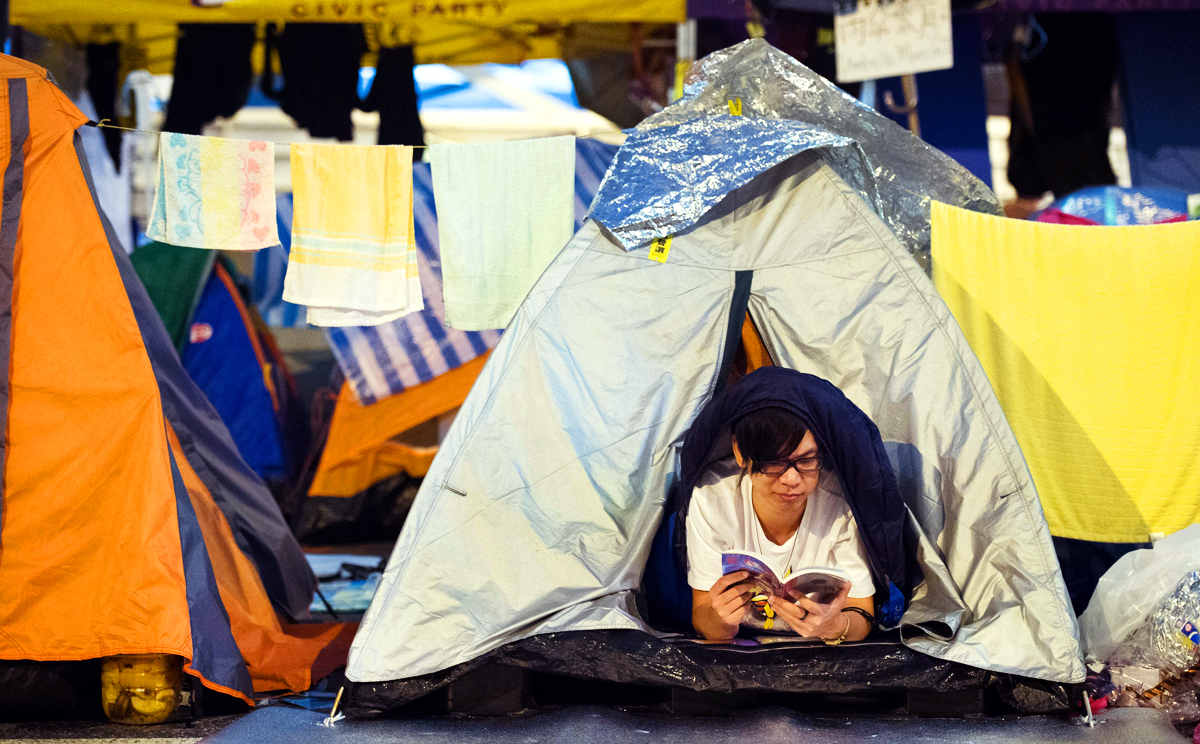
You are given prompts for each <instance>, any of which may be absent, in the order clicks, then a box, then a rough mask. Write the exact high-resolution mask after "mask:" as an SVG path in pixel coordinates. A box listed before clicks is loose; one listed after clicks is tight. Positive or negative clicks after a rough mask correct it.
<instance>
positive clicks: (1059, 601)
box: [817, 168, 1078, 643]
mask: <svg viewBox="0 0 1200 744" xmlns="http://www.w3.org/2000/svg"><path fill="white" fill-rule="evenodd" d="M817 172H818V173H821V174H822V176H824V178H825V179H826V180H827V181H828V182H829V183H830V184H831V185H832V186H834V187H835V188H837V189H838V191H839V192H841V193H842V198H843V199H844V200H846V201H851V200H850V199H849V198H848V197H847V196H846V194H845V192H844V191H842V188H841V186H840V185H839V184H838V183H837V182H836V181H834V180H833V179H832V178H830V176H829V173H828V172H827V171H826V170H825V169H824V168H821V169H818V171H817ZM851 204H852V207H853V211H854V216H855V218H856V219H857V220H858V221H859V222H860V223H861V224H862V225H863V226H864V227H866V228H867V229H868V230H870V231H871V233H872V235H874V237H875V239H876V241H877V243H878V244H879V245H880V247H881V248H882V249H883V251H884V253H885V254H886V255H887V257H888V260H889V262H890V263H891V264H892V266H893V268H894V269H896V270H897V272H898V273H899V274H900V275H901V276H902V277H903V279H904V281H905V282H907V284H908V287H909V289H910V290H912V291H913V292H914V293H915V294H916V295H917V296H918V297H919V298H920V299H921V302H922V304H923V305H924V306H925V309H926V312H927V313H928V315H929V317H930V318H931V319H932V320H933V322H934V325H935V326H936V327H937V328H938V330H939V331H940V332H941V334H942V337H943V339H944V340H945V341H946V342H947V344H948V345H949V346H950V348H951V350H952V352H953V354H954V356H955V358H956V359H957V360H958V363H959V364H960V365H961V366H962V367H963V368H964V369H966V370H968V372H969V374H968V375H967V378H968V380H969V381H970V385H971V392H972V393H973V396H974V398H975V400H976V401H977V402H978V403H979V405H980V406H981V408H983V410H984V412H985V413H986V414H987V415H986V416H985V419H986V421H987V425H988V429H989V430H990V431H991V433H992V436H994V437H996V438H997V440H999V441H1004V438H1003V437H1002V436H1001V435H1000V431H999V430H998V428H997V427H996V423H995V421H994V420H993V417H992V415H991V413H990V412H989V411H988V410H987V407H986V405H985V404H984V397H983V396H982V395H981V394H980V391H979V387H978V385H977V384H976V379H975V374H974V369H973V368H972V367H971V366H970V365H969V364H967V363H966V360H965V359H964V358H963V355H962V353H961V350H960V349H959V348H958V344H957V343H955V341H954V339H953V338H952V337H951V334H950V333H949V331H948V330H947V329H946V326H945V324H944V323H943V322H941V321H939V320H938V316H937V313H936V312H935V311H934V308H933V306H932V304H931V303H930V301H929V298H928V297H926V296H925V293H924V292H922V291H921V290H920V288H919V287H917V285H916V282H914V281H913V279H912V277H911V276H910V275H909V273H908V272H907V271H906V270H905V269H904V267H903V266H902V265H901V264H900V262H899V261H898V260H897V259H896V256H895V254H894V252H893V250H892V249H891V247H890V246H889V245H888V243H887V241H886V240H884V239H882V238H881V237H880V236H879V234H878V233H877V231H876V230H875V229H874V228H873V227H872V226H871V225H870V223H868V222H867V220H866V219H864V218H863V215H862V214H861V212H860V211H859V210H858V209H857V205H853V202H851ZM889 232H890V231H889ZM893 237H894V236H893ZM922 273H924V272H922ZM930 284H931V285H932V280H930ZM936 291H937V289H936V287H935V288H934V292H935V293H936ZM947 313H949V309H947ZM976 363H978V361H976ZM1010 432H1011V430H1010ZM1018 447H1019V445H1018ZM1001 453H1002V455H1003V457H1004V465H1005V468H1006V469H1007V470H1008V473H1009V476H1010V477H1011V478H1012V480H1013V483H1014V485H1016V486H1017V490H1018V491H1023V490H1024V489H1023V488H1022V487H1021V480H1022V479H1021V478H1020V477H1018V475H1017V472H1016V468H1015V467H1014V466H1013V463H1012V459H1011V457H1010V456H1009V452H1008V451H1007V447H1002V448H1001ZM1030 483H1031V484H1032V485H1034V489H1035V494H1036V484H1033V483H1032V479H1031V480H1030ZM1021 506H1022V507H1023V512H1024V514H1025V518H1026V522H1027V523H1028V524H1029V525H1030V526H1031V527H1036V525H1035V520H1034V519H1033V517H1032V514H1031V512H1030V509H1029V502H1028V500H1026V499H1022V501H1021ZM1043 521H1044V517H1043ZM1038 552H1039V554H1040V557H1041V559H1042V568H1043V571H1044V572H1047V571H1046V569H1047V568H1048V567H1049V562H1048V560H1047V555H1046V553H1045V546H1042V549H1040V550H1039V551H1038ZM1056 563H1057V560H1056ZM1052 593H1053V594H1055V595H1058V593H1057V592H1052ZM1055 599H1056V600H1057V604H1058V606H1059V610H1060V615H1059V617H1057V618H1055V619H1056V621H1057V622H1056V625H1057V626H1058V630H1059V631H1060V632H1063V633H1064V634H1065V635H1069V636H1071V637H1075V638H1077V635H1076V634H1073V633H1066V632H1065V631H1066V628H1065V627H1064V626H1063V624H1062V620H1063V611H1064V610H1065V609H1066V606H1065V605H1064V603H1063V598H1062V597H1061V596H1056V597H1055ZM1077 643H1078V641H1077Z"/></svg>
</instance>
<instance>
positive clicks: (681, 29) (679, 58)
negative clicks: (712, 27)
mask: <svg viewBox="0 0 1200 744" xmlns="http://www.w3.org/2000/svg"><path fill="white" fill-rule="evenodd" d="M695 61H696V20H695V19H694V18H689V19H688V20H686V21H684V22H683V23H678V24H676V25H675V87H674V88H673V90H672V91H671V101H672V102H674V101H678V100H679V99H680V98H683V78H684V77H685V76H686V75H687V71H688V70H689V69H691V67H692V63H693V62H695Z"/></svg>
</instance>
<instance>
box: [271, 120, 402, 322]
mask: <svg viewBox="0 0 1200 744" xmlns="http://www.w3.org/2000/svg"><path fill="white" fill-rule="evenodd" d="M292 187H293V193H294V200H293V212H292V247H291V254H290V256H289V259H288V269H287V275H286V276H285V277H284V282H283V299H284V300H286V301H288V302H294V303H296V304H298V305H307V306H308V322H309V323H311V324H312V325H319V326H346V325H355V326H369V325H378V324H380V323H386V322H389V321H391V320H395V319H397V318H399V317H401V316H404V315H407V314H409V313H412V312H416V311H418V310H420V309H422V308H423V307H424V306H425V304H424V301H423V300H422V298H421V282H420V279H419V277H418V274H417V244H416V240H415V237H414V235H413V194H412V148H411V147H401V146H397V145H390V146H374V147H356V146H353V145H309V144H305V145H292Z"/></svg>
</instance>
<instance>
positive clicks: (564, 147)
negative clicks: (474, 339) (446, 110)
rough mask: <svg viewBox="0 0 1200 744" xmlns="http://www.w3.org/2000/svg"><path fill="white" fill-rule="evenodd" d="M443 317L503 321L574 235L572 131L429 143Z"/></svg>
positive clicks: (485, 323) (492, 324)
mask: <svg viewBox="0 0 1200 744" xmlns="http://www.w3.org/2000/svg"><path fill="white" fill-rule="evenodd" d="M429 163H430V166H431V168H432V170H433V195H434V201H435V203H436V205H437V215H438V238H439V240H440V243H441V249H442V280H443V286H442V291H443V293H444V295H445V302H446V324H447V325H449V326H451V327H452V328H458V329H460V330H464V331H479V330H485V329H490V328H504V327H505V326H507V325H508V321H509V320H511V319H512V316H513V313H515V312H516V310H517V307H518V306H520V304H521V301H522V300H524V299H525V295H527V294H528V293H529V290H530V288H531V287H532V286H533V283H534V282H535V281H537V278H538V277H539V276H541V274H542V271H543V270H544V269H545V268H546V266H548V265H549V264H550V261H551V260H552V259H553V258H554V257H555V256H556V255H558V252H559V251H560V250H561V249H562V247H563V246H564V245H566V243H567V241H568V240H570V239H571V234H572V232H573V228H574V206H575V138H574V137H546V138H541V139H529V140H516V141H513V142H488V143H481V144H471V145H434V146H432V147H430V148H429Z"/></svg>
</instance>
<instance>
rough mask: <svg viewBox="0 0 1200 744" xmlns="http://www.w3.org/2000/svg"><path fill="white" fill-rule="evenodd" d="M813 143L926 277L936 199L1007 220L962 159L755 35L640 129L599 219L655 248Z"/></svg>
mask: <svg viewBox="0 0 1200 744" xmlns="http://www.w3.org/2000/svg"><path fill="white" fill-rule="evenodd" d="M732 112H737V115H731V113H732ZM737 119H741V120H742V121H743V123H742V124H741V125H740V126H739V125H736V124H733V123H731V121H730V120H737ZM745 120H751V121H750V122H746V121H745ZM685 135H686V136H685ZM850 145H852V146H850ZM813 147H829V148H834V149H833V150H831V151H830V152H828V153H826V155H825V157H826V160H827V162H828V163H829V165H830V167H831V168H832V169H833V170H834V172H836V173H837V174H838V175H839V176H841V178H842V180H843V181H845V182H846V183H848V184H850V185H851V186H852V187H853V188H854V189H855V190H856V191H857V192H858V194H859V196H860V197H861V198H862V199H863V200H864V201H865V202H866V203H867V204H868V205H870V206H871V208H872V209H873V210H874V211H875V213H876V214H877V215H878V216H879V217H880V218H882V219H883V221H884V223H885V224H887V226H888V227H889V228H891V230H892V233H893V234H894V235H895V236H896V237H897V238H899V240H900V243H901V244H902V245H903V246H904V247H905V248H906V249H907V250H908V251H909V253H911V254H912V255H913V256H914V257H915V258H916V259H917V262H918V263H919V264H920V265H921V267H922V268H924V269H925V270H926V271H928V270H929V204H930V202H931V201H935V200H936V201H940V202H944V203H946V204H952V205H954V206H958V207H963V208H964V209H971V210H974V211H977V212H987V213H989V214H1000V206H999V203H998V202H997V201H996V197H995V195H994V194H993V193H992V191H991V189H989V188H988V187H987V186H986V185H984V183H983V182H982V181H980V180H979V179H978V178H976V177H975V176H973V175H971V173H970V172H969V171H967V169H965V168H963V167H962V166H961V165H959V164H958V163H957V162H955V161H954V160H953V159H951V158H950V157H948V156H946V155H945V154H943V153H941V152H939V151H937V150H935V149H934V148H932V147H930V146H929V145H927V144H925V143H924V142H922V141H921V140H920V139H919V138H917V137H914V136H913V135H912V134H910V133H909V132H908V131H907V130H905V129H903V128H901V127H899V126H898V125H896V123H895V122H893V121H891V120H890V119H888V118H886V117H884V116H882V115H880V114H877V113H875V112H874V111H873V110H871V109H870V108H867V107H866V106H864V105H862V104H861V103H859V102H858V101H857V100H856V99H854V98H853V97H851V96H849V95H847V94H846V93H845V92H844V91H842V90H841V89H839V88H838V87H837V86H835V85H833V84H832V83H830V82H829V81H828V80H826V79H825V78H823V77H821V76H820V75H818V74H817V73H815V72H813V71H812V70H810V69H808V68H807V67H805V66H804V65H802V64H800V63H799V62H797V61H796V60H795V59H793V58H791V57H789V56H788V55H787V54H785V53H783V52H781V51H779V50H778V49H776V48H775V47H773V46H771V45H770V44H768V43H767V42H765V41H763V40H762V39H751V40H749V41H744V42H742V43H741V44H738V45H736V46H732V47H729V48H728V49H723V50H721V51H718V52H714V53H713V54H710V55H708V56H707V57H705V58H704V59H702V60H700V61H699V62H697V63H696V64H695V65H694V66H693V67H692V69H691V70H690V71H689V72H688V76H687V78H686V79H685V88H684V94H683V97H682V98H681V99H680V100H679V101H677V102H676V103H674V104H672V105H671V106H668V107H667V108H666V109H664V110H663V111H661V112H660V113H657V114H655V115H654V116H651V117H649V118H647V119H646V120H644V121H643V122H642V123H641V124H639V125H638V126H637V128H636V129H635V130H634V132H633V133H632V134H631V135H630V137H629V140H628V141H627V142H626V144H625V146H624V147H622V148H621V150H620V151H619V152H618V153H617V159H616V161H615V162H614V163H613V166H612V168H610V169H609V171H608V174H607V175H606V176H605V179H604V181H603V182H602V183H601V184H600V190H599V192H598V193H597V195H596V201H595V205H594V206H593V208H592V217H593V218H594V219H595V220H596V221H597V222H600V223H601V224H603V225H604V226H605V227H606V228H608V230H609V231H611V232H612V234H613V235H614V236H615V237H616V238H617V241H618V242H619V243H620V244H621V245H623V246H624V247H625V248H628V249H632V248H635V247H638V246H641V245H645V244H646V243H648V242H649V241H650V240H651V239H653V238H656V237H665V236H667V235H672V234H675V233H678V232H680V231H682V230H685V229H687V228H688V227H690V226H692V225H693V224H695V222H696V219H697V218H698V216H699V215H696V214H695V213H696V212H697V211H698V210H697V208H696V206H695V205H709V206H711V205H712V204H715V203H716V202H717V201H718V200H719V199H720V198H721V197H723V196H724V195H725V194H727V193H729V192H730V191H732V190H733V189H736V188H739V187H740V186H743V185H745V184H746V183H748V182H749V181H750V179H751V178H753V177H754V176H756V175H758V174H759V173H763V172H765V171H766V170H767V169H769V168H771V167H773V166H775V165H776V164H777V163H779V162H781V161H782V160H783V159H785V158H787V157H790V156H792V155H795V154H796V153H798V152H801V151H803V150H806V149H809V148H813Z"/></svg>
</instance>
